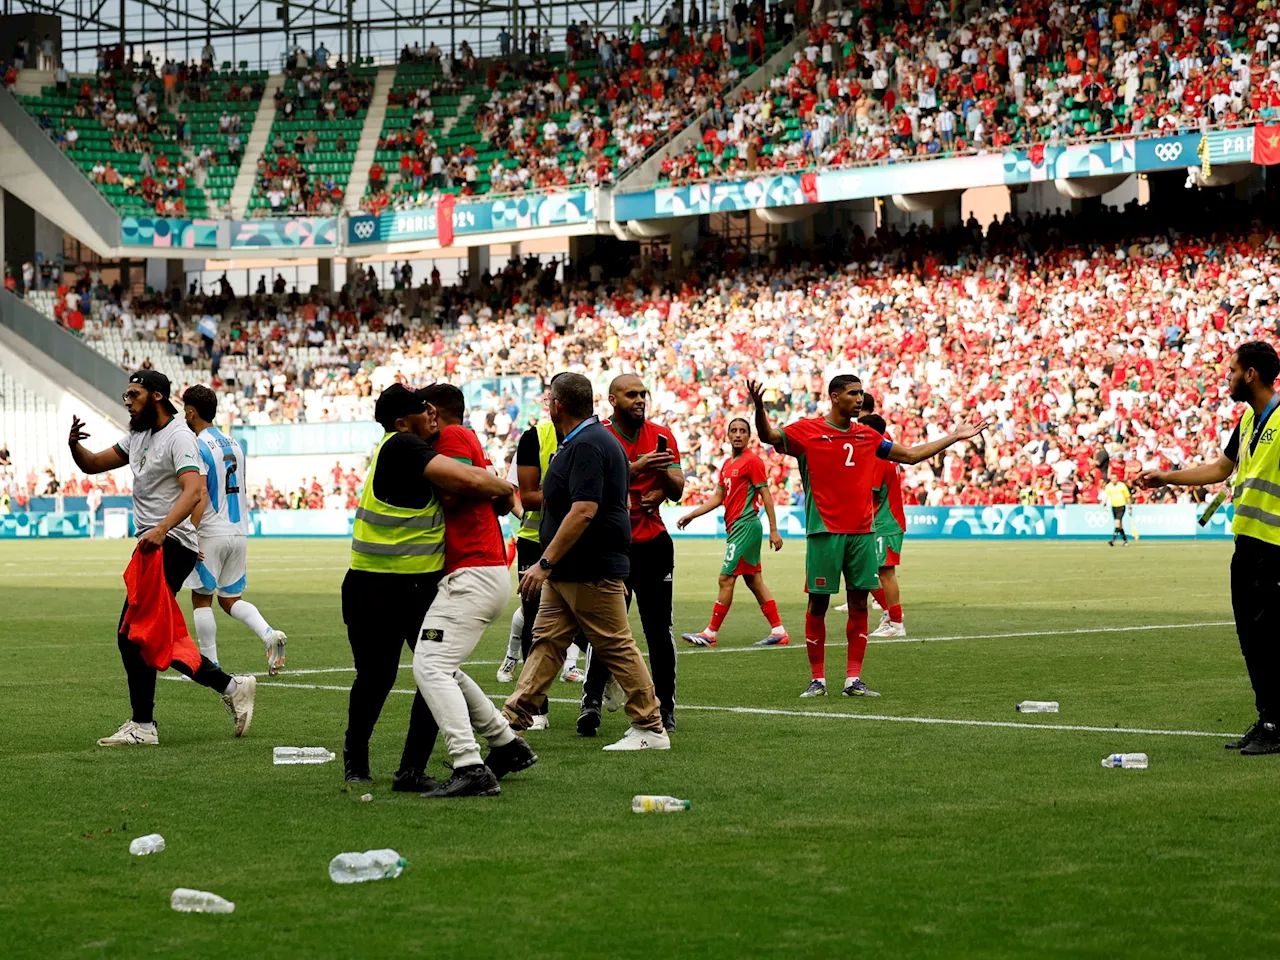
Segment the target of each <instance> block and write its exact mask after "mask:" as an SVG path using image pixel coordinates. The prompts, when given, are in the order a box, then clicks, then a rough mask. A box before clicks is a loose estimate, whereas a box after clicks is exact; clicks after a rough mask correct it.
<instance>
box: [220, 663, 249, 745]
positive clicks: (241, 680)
mask: <svg viewBox="0 0 1280 960" xmlns="http://www.w3.org/2000/svg"><path fill="white" fill-rule="evenodd" d="M231 679H232V680H234V681H235V682H236V692H235V693H233V694H231V695H230V696H227V695H226V694H225V693H224V694H223V695H222V705H223V706H224V707H226V708H227V713H229V714H231V720H232V723H233V726H234V728H235V732H236V736H237V737H243V736H244V735H245V734H246V733H248V732H249V726H250V724H252V723H253V700H254V697H255V696H256V695H257V693H258V680H257V678H256V677H250V676H233V677H232V678H231Z"/></svg>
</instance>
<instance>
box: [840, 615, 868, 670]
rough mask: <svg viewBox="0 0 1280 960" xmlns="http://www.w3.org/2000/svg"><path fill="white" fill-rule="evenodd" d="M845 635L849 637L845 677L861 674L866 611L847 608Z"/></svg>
mask: <svg viewBox="0 0 1280 960" xmlns="http://www.w3.org/2000/svg"><path fill="white" fill-rule="evenodd" d="M844 629H845V636H846V637H848V638H849V660H848V669H847V671H846V673H845V676H846V677H860V676H862V661H863V658H864V657H866V655H867V611H865V610H854V609H853V608H852V607H850V608H849V622H848V623H846V624H845V628H844Z"/></svg>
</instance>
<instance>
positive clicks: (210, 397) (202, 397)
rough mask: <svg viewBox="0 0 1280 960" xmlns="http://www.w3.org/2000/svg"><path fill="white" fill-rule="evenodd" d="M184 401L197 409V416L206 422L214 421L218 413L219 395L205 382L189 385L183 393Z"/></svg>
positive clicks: (185, 404)
mask: <svg viewBox="0 0 1280 960" xmlns="http://www.w3.org/2000/svg"><path fill="white" fill-rule="evenodd" d="M182 403H183V405H184V406H188V407H191V409H193V410H195V412H196V416H197V417H199V418H200V419H201V420H203V421H205V422H206V423H213V421H214V418H215V417H217V415H218V395H217V394H216V393H214V392H213V391H212V390H210V389H209V388H208V387H206V386H205V385H204V384H203V383H197V384H195V386H191V387H187V389H186V390H185V391H183V394H182Z"/></svg>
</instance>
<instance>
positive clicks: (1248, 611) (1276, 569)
mask: <svg viewBox="0 0 1280 960" xmlns="http://www.w3.org/2000/svg"><path fill="white" fill-rule="evenodd" d="M1228 372H1229V375H1230V379H1229V382H1228V385H1229V387H1230V390H1231V399H1232V400H1235V401H1237V402H1239V403H1244V404H1247V406H1246V407H1245V409H1244V413H1243V414H1242V415H1241V417H1240V422H1239V423H1237V424H1236V429H1235V432H1234V433H1232V434H1231V439H1230V440H1229V441H1228V442H1227V446H1226V448H1225V449H1224V450H1223V454H1222V456H1221V457H1219V458H1218V459H1217V461H1216V462H1214V463H1205V464H1201V465H1199V466H1195V467H1187V468H1186V469H1183V470H1147V471H1144V472H1143V473H1142V474H1141V475H1140V476H1139V477H1138V484H1139V485H1140V486H1143V487H1145V488H1147V489H1148V490H1151V489H1154V488H1156V487H1162V486H1164V485H1165V484H1173V485H1176V486H1202V485H1204V484H1210V483H1219V482H1221V481H1223V480H1226V479H1227V478H1228V477H1229V476H1231V474H1232V473H1233V472H1234V473H1235V475H1236V482H1235V491H1234V494H1233V498H1232V499H1233V502H1234V505H1235V519H1234V520H1233V521H1232V523H1231V532H1232V533H1234V534H1235V538H1236V549H1235V554H1234V555H1233V556H1232V558H1231V606H1232V609H1233V611H1234V613H1235V620H1236V635H1237V636H1238V637H1239V639H1240V652H1241V653H1243V654H1244V663H1245V667H1246V668H1247V669H1248V671H1249V682H1250V683H1251V684H1253V695H1254V701H1255V704H1256V706H1257V708H1258V719H1257V722H1256V723H1254V724H1253V726H1251V727H1250V728H1249V730H1248V732H1246V733H1245V735H1244V736H1243V737H1241V738H1240V739H1239V740H1233V741H1231V742H1230V743H1228V744H1226V748H1227V749H1228V750H1239V751H1240V752H1241V753H1242V754H1246V755H1249V756H1256V755H1259V754H1265V753H1280V726H1278V725H1280V637H1278V636H1277V632H1280V415H1277V414H1276V406H1277V400H1278V399H1280V397H1278V396H1277V394H1276V390H1275V380H1276V377H1277V376H1278V375H1280V357H1278V356H1277V355H1276V351H1275V348H1274V347H1272V346H1271V344H1269V343H1265V342H1263V341H1261V340H1255V341H1251V342H1249V343H1245V344H1242V345H1241V346H1240V348H1239V349H1237V350H1236V352H1235V354H1234V356H1232V358H1231V362H1230V364H1229V366H1228Z"/></svg>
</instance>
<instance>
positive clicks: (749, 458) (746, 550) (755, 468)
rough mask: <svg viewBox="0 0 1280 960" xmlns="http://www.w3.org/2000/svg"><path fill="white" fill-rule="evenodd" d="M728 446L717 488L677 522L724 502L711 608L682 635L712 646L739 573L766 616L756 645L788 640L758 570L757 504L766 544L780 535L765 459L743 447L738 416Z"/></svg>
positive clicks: (777, 545) (778, 541)
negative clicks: (764, 519) (698, 627)
mask: <svg viewBox="0 0 1280 960" xmlns="http://www.w3.org/2000/svg"><path fill="white" fill-rule="evenodd" d="M728 435H729V448H730V450H731V451H732V456H730V457H729V459H728V460H726V461H725V462H724V463H723V464H721V466H720V482H719V484H717V486H716V492H715V494H714V495H713V496H712V497H711V499H710V500H708V501H707V502H706V503H704V504H702V505H701V506H700V507H697V508H696V509H694V510H690V511H689V512H688V513H686V514H685V515H684V516H683V517H681V518H680V519H679V520H678V521H677V522H676V526H677V527H679V528H680V529H681V530H683V529H684V528H685V527H687V526H688V525H689V523H690V522H691V521H693V520H695V519H697V518H698V517H701V516H704V515H705V514H708V513H710V512H711V511H712V510H714V509H715V508H716V507H718V506H720V505H721V504H723V505H724V530H725V536H726V537H727V538H728V541H729V542H728V543H727V544H726V546H725V551H724V563H723V564H722V565H721V567H720V592H719V594H718V595H717V596H716V602H715V606H714V607H712V608H711V622H710V623H708V624H707V627H706V629H704V630H703V631H702V632H701V633H686V634H684V635H683V636H684V639H685V640H686V641H688V642H689V643H691V644H693V645H694V646H695V647H714V646H715V645H716V636H717V634H718V633H719V631H720V625H721V624H722V623H723V622H724V618H725V616H726V615H727V614H728V613H729V607H730V606H731V605H732V604H733V588H734V585H735V584H736V583H737V582H738V577H742V579H743V582H745V583H746V585H747V589H748V590H750V591H751V592H752V593H753V594H755V598H756V602H757V603H759V604H760V611H761V612H762V613H763V614H764V616H765V619H766V620H768V621H769V628H770V629H769V635H768V636H767V637H765V638H764V639H763V640H761V641H759V642H758V643H757V644H756V646H758V647H773V646H781V645H783V644H785V643H789V642H790V638H789V637H788V636H787V629H786V627H784V626H783V625H782V617H780V616H779V615H778V604H777V602H776V601H775V600H774V599H773V594H772V593H770V592H769V588H768V587H767V586H765V582H764V574H763V573H761V572H760V570H761V564H760V538H761V537H762V536H763V535H764V530H763V529H762V528H761V526H760V514H759V513H758V512H757V511H758V508H759V505H761V504H763V506H764V512H765V513H766V514H768V516H769V546H771V547H772V548H773V549H774V550H781V549H782V535H781V534H779V533H778V518H777V516H776V515H775V514H774V511H773V495H772V494H771V493H770V492H769V481H768V478H767V477H766V475H765V469H764V461H763V460H761V459H760V458H759V457H758V456H757V455H756V454H755V453H754V452H753V451H751V450H748V449H747V444H748V443H750V442H751V426H750V424H748V423H747V421H746V420H744V419H742V417H735V418H734V419H733V420H730V421H729V430H728Z"/></svg>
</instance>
